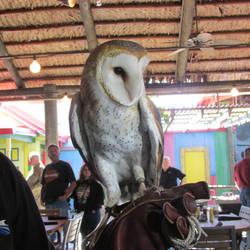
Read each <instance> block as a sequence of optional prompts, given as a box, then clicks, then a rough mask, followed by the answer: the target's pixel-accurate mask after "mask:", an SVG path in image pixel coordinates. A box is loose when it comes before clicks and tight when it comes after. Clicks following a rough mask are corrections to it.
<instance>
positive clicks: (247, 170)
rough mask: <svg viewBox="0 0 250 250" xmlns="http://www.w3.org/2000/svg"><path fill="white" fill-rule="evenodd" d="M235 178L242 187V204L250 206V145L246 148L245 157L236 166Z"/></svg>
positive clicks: (239, 186)
mask: <svg viewBox="0 0 250 250" xmlns="http://www.w3.org/2000/svg"><path fill="white" fill-rule="evenodd" d="M234 179H235V182H236V185H237V186H238V188H239V189H240V200H241V203H242V205H244V206H247V207H250V147H248V148H246V149H245V157H244V159H243V160H241V161H240V162H239V163H238V164H236V165H235V168H234Z"/></svg>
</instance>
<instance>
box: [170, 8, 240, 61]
mask: <svg viewBox="0 0 250 250" xmlns="http://www.w3.org/2000/svg"><path fill="white" fill-rule="evenodd" d="M195 29H196V35H195V36H192V37H190V38H189V39H188V40H187V42H186V46H184V47H182V48H179V49H177V50H175V51H174V52H172V53H170V54H168V57H170V56H173V55H176V54H178V53H181V52H182V51H185V50H188V49H200V50H201V52H202V53H205V54H206V55H208V56H214V55H215V48H219V47H231V46H237V45H238V44H241V41H239V40H235V39H225V38H224V39H216V38H214V37H213V36H212V34H210V33H207V32H199V28H198V15H197V4H195Z"/></svg>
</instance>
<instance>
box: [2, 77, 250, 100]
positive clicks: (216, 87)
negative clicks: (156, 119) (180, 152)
mask: <svg viewBox="0 0 250 250" xmlns="http://www.w3.org/2000/svg"><path fill="white" fill-rule="evenodd" d="M249 86H250V80H242V81H223V82H222V81H219V82H206V83H203V82H196V83H181V84H180V83H179V84H178V83H176V84H146V92H147V94H148V95H173V94H198V93H200V94H206V93H211V94H212V93H227V92H230V91H231V89H232V88H233V87H235V88H237V89H238V90H239V91H240V92H250V88H249ZM79 89H80V85H77V86H76V85H63V86H56V98H62V97H63V96H64V95H68V96H69V97H71V96H72V95H74V94H75V93H76V92H78V91H79ZM46 94H47V93H46V92H45V91H44V88H43V87H39V88H25V89H13V90H1V91H0V101H3V100H4V101H6V100H10V101H11V100H27V99H28V98H33V99H46V98H49V97H48V96H47V95H46Z"/></svg>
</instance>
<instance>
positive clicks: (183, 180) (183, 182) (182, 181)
mask: <svg viewBox="0 0 250 250" xmlns="http://www.w3.org/2000/svg"><path fill="white" fill-rule="evenodd" d="M183 184H185V177H183V178H182V179H181V182H180V185H183Z"/></svg>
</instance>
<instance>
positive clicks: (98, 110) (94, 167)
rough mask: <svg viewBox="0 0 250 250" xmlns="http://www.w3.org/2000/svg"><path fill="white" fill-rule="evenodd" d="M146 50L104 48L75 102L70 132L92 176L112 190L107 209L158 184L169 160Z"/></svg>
mask: <svg viewBox="0 0 250 250" xmlns="http://www.w3.org/2000/svg"><path fill="white" fill-rule="evenodd" d="M148 63H149V59H148V57H147V55H146V51H145V49H144V48H143V47H142V46H140V45H139V44H137V43H134V42H131V41H122V40H113V41H109V42H106V43H103V44H101V45H100V46H98V47H97V48H96V49H95V50H94V51H93V52H92V53H91V54H90V56H89V58H88V59H87V61H86V64H85V67H84V71H83V76H82V81H81V89H80V92H79V93H78V94H76V95H75V96H74V97H73V98H72V102H71V107H70V114H69V120H70V132H71V139H72V142H73V145H74V146H75V147H76V148H77V149H78V150H79V152H80V154H81V155H82V157H83V159H84V160H85V162H86V163H87V164H88V165H89V167H90V169H91V171H92V172H93V173H94V174H95V175H96V176H97V177H98V179H99V180H100V181H101V182H102V184H103V185H104V186H105V187H106V191H107V192H106V193H107V204H106V206H107V207H112V206H114V205H116V204H119V203H122V202H123V201H125V200H126V199H128V197H133V195H134V194H135V193H138V190H142V189H143V188H147V187H150V186H152V185H154V184H156V183H157V182H158V179H159V171H160V169H161V162H162V155H163V133H162V128H161V124H160V120H159V113H158V112H157V110H156V108H155V106H154V105H153V103H152V102H151V101H150V99H149V98H148V97H147V96H146V95H145V86H144V82H143V72H144V70H145V68H146V66H147V64H148Z"/></svg>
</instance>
